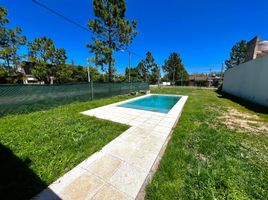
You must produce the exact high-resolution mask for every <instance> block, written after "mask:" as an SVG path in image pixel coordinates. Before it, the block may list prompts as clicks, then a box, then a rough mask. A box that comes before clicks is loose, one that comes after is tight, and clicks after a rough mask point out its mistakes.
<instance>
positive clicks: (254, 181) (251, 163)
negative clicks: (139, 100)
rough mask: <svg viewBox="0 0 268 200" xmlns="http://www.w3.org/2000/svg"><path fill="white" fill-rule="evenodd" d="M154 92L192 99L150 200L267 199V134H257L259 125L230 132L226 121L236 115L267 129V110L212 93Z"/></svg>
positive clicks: (148, 190)
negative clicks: (242, 115)
mask: <svg viewBox="0 0 268 200" xmlns="http://www.w3.org/2000/svg"><path fill="white" fill-rule="evenodd" d="M152 92H154V93H166V94H182V95H188V96H189V99H188V101H187V103H186V105H185V107H184V111H183V113H182V116H181V118H180V122H179V124H178V125H177V127H176V128H175V130H174V132H173V136H172V138H171V141H170V143H169V145H168V147H167V149H166V152H165V154H164V156H163V158H162V160H161V163H160V166H159V169H158V171H157V172H156V174H155V175H154V177H153V180H152V182H151V183H150V184H149V185H148V186H147V188H146V199H155V200H156V199H167V200H170V199H187V200H188V199H267V197H268V133H267V131H258V130H256V131H255V130H254V127H258V125H257V126H256V125H255V124H254V125H253V126H252V127H247V128H246V129H241V127H239V126H238V125H237V124H234V125H232V126H233V127H230V126H228V125H226V124H224V122H225V120H224V119H222V118H221V117H222V116H225V117H226V113H228V109H231V111H232V112H234V111H237V112H239V113H244V115H246V116H247V115H249V116H247V117H248V118H254V119H255V120H256V121H257V122H258V121H259V122H261V123H263V124H265V125H267V122H268V114H267V113H268V112H267V109H264V108H261V107H258V106H254V105H251V104H248V103H246V102H243V101H237V102H234V101H231V100H229V99H226V98H222V96H221V95H218V94H217V93H216V92H214V91H212V90H201V89H193V88H178V87H176V88H164V89H152ZM248 108H250V109H248ZM232 112H231V113H229V115H230V116H231V115H232V114H233V113H232ZM255 115H256V116H255ZM239 117H241V115H239V116H238V118H239ZM227 118H228V114H227ZM250 120H252V119H250ZM248 125H249V126H250V125H251V124H250V123H248ZM235 126H237V127H235ZM249 128H253V130H254V131H249V130H251V129H249Z"/></svg>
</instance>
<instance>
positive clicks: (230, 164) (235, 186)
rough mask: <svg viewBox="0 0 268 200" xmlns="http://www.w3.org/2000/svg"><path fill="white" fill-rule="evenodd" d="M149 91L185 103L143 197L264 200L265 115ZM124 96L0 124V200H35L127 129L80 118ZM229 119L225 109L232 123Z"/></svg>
mask: <svg viewBox="0 0 268 200" xmlns="http://www.w3.org/2000/svg"><path fill="white" fill-rule="evenodd" d="M152 91H153V92H154V93H167V94H182V95H188V96H189V99H188V101H187V103H186V105H185V108H184V111H183V113H182V116H181V118H180V122H179V124H178V126H177V127H176V128H175V130H174V133H173V136H172V138H171V141H170V143H169V145H168V147H167V150H166V152H165V154H164V157H163V159H162V161H161V163H160V166H159V169H158V171H157V173H156V174H155V176H154V178H153V180H152V182H151V184H149V185H148V187H147V189H146V199H167V200H170V199H267V198H266V197H267V196H268V178H267V177H268V134H267V132H266V133H265V131H264V132H262V131H258V130H259V128H260V127H262V126H263V124H266V123H268V114H267V113H268V112H267V110H266V109H263V108H261V107H258V106H257V107H256V106H252V104H248V103H246V102H243V101H238V102H235V101H231V100H229V99H226V98H222V97H221V96H220V95H218V94H217V93H216V92H214V91H213V90H201V89H194V88H180V87H176V88H164V89H157V88H156V89H152ZM127 98H130V97H128V96H118V97H112V98H107V99H101V100H96V101H92V102H91V101H89V102H84V103H72V104H69V105H64V106H60V107H57V108H53V109H50V110H45V111H38V112H33V113H29V114H24V115H9V116H5V117H2V118H0V199H8V198H9V199H28V198H30V197H32V196H33V195H35V194H37V193H38V192H39V191H41V190H42V189H43V188H45V187H46V186H47V185H49V184H50V183H51V182H53V181H54V180H56V179H57V178H58V177H60V176H61V175H63V174H64V173H65V172H67V171H69V170H70V169H71V168H73V167H74V166H76V165H77V164H78V163H80V162H81V161H82V160H84V159H85V158H87V157H88V156H89V155H91V154H92V153H94V152H96V151H98V150H100V149H101V148H102V147H103V146H104V145H105V144H107V143H108V142H109V141H111V140H112V139H114V138H115V137H117V136H118V135H119V134H121V133H122V132H123V131H124V130H126V129H127V126H125V125H122V124H116V123H112V122H109V121H105V120H98V119H96V118H93V117H88V116H84V115H81V114H79V112H81V111H84V110H88V109H91V108H95V107H99V106H103V105H106V104H110V103H114V102H117V101H122V100H125V99H127ZM234 100H235V99H234ZM230 109H231V112H233V113H235V114H236V115H237V117H236V118H237V119H240V118H243V116H242V115H241V113H244V114H246V115H247V118H250V121H249V122H248V123H247V125H248V127H246V129H242V130H241V128H240V127H239V126H237V124H233V125H232V127H231V126H228V124H227V125H226V124H224V123H223V122H224V121H225V120H224V119H223V118H221V117H222V116H225V117H226V115H227V114H228V110H230ZM234 111H237V112H238V113H236V112H234ZM239 112H240V113H239ZM226 113H227V114H226ZM233 113H230V111H229V114H230V118H231V117H233V116H231V114H233ZM227 117H228V115H227ZM231 119H232V118H231ZM254 120H255V121H256V122H258V123H257V124H256V123H254ZM236 126H237V127H236ZM249 128H251V129H249ZM255 129H256V130H257V131H248V130H255Z"/></svg>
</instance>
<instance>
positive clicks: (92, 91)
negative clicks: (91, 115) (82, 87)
mask: <svg viewBox="0 0 268 200" xmlns="http://www.w3.org/2000/svg"><path fill="white" fill-rule="evenodd" d="M90 86H91V100H93V98H94V89H93V80H91V81H90Z"/></svg>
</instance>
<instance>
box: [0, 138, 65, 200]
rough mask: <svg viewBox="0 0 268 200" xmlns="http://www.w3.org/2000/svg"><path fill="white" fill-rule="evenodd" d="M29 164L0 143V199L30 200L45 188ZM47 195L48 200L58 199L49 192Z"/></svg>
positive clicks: (27, 160) (29, 161)
mask: <svg viewBox="0 0 268 200" xmlns="http://www.w3.org/2000/svg"><path fill="white" fill-rule="evenodd" d="M30 163H31V160H30V159H25V160H21V159H20V158H18V157H17V156H15V155H14V154H13V153H12V151H11V150H10V149H8V148H7V147H5V146H4V145H2V144H1V143H0V199H7V200H9V199H16V200H17V199H18V200H19V199H30V198H32V197H34V196H35V195H37V194H38V193H39V192H41V191H42V190H43V189H45V188H46V187H47V185H46V184H45V183H44V182H43V181H42V180H41V179H40V178H39V177H38V176H37V175H36V174H35V173H34V172H33V171H32V170H31V169H30V168H29V167H28V165H29V164H30ZM47 193H49V194H50V195H49V197H50V198H49V199H60V198H59V197H58V196H57V195H56V194H55V193H53V192H52V191H51V190H50V191H49V192H47Z"/></svg>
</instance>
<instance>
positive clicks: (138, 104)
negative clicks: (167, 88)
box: [118, 95, 181, 113]
mask: <svg viewBox="0 0 268 200" xmlns="http://www.w3.org/2000/svg"><path fill="white" fill-rule="evenodd" d="M180 98H181V97H180V96H168V95H150V96H147V97H144V98H141V99H137V100H133V101H130V102H127V103H123V104H120V105H118V106H120V107H125V108H135V109H139V110H148V111H153V112H160V113H168V112H169V111H170V110H171V108H172V107H173V106H174V105H175V104H176V103H177V102H178V101H179V100H180Z"/></svg>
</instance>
